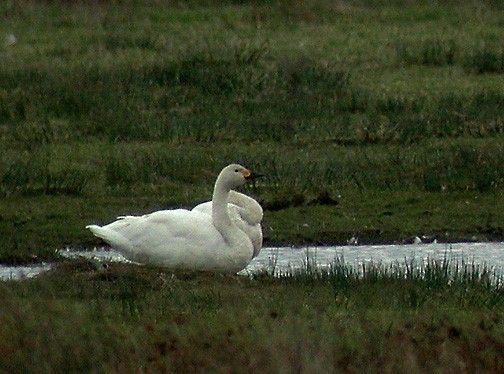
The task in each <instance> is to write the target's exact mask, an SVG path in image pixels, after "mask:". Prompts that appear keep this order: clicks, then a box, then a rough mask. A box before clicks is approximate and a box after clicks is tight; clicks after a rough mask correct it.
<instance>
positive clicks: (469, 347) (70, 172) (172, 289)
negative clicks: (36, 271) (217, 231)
mask: <svg viewBox="0 0 504 374" xmlns="http://www.w3.org/2000/svg"><path fill="white" fill-rule="evenodd" d="M503 5H504V4H503V3H502V2H501V1H497V0H487V1H479V2H471V3H464V4H460V2H451V1H450V2H442V4H441V3H440V2H437V1H436V2H434V1H429V0H416V1H413V0H405V1H393V2H390V1H387V2H385V1H382V0H373V1H360V0H347V1H343V0H342V1H328V0H317V1H311V2H308V1H290V0H281V1H276V2H272V1H241V2H236V1H218V0H215V1H204V2H203V1H198V0H195V1H190V2H177V3H176V4H173V5H172V4H171V2H161V1H157V0H152V1H150V0H142V1H137V0H135V1H133V0H131V1H129V0H125V1H120V2H102V1H94V2H82V1H71V0H69V1H63V0H61V1H37V0H23V1H15V2H13V1H8V2H1V3H0V16H1V18H2V22H1V23H0V150H1V151H0V262H2V263H13V264H17V263H24V262H33V261H56V265H55V268H54V270H52V271H51V272H49V273H48V274H46V275H44V276H41V277H39V278H37V279H30V280H23V281H20V282H2V283H1V284H0V299H1V300H2V302H1V303H0V352H1V353H2V355H0V372H9V373H10V372H37V373H45V372H47V373H54V372H200V371H205V372H242V371H243V372H244V371H247V372H250V371H257V372H259V371H260V372H271V373H283V372H308V373H311V372H342V371H343V372H361V371H370V372H376V371H380V372H390V373H392V372H394V373H395V372H432V371H436V372H453V371H456V372H464V371H468V372H502V371H503V370H504V362H503V360H502V351H503V345H504V341H503V336H504V331H503V328H502V326H504V324H503V323H502V318H503V297H502V296H503V292H502V291H503V289H502V274H501V273H498V272H497V273H496V274H494V273H493V272H492V269H489V268H485V267H482V266H476V265H478V264H471V263H465V264H461V263H455V262H453V261H451V260H449V259H444V260H442V261H437V262H436V261H429V262H426V263H423V264H420V267H415V266H413V265H414V264H413V263H412V262H409V261H405V262H404V263H396V264H392V265H390V266H385V265H383V264H366V265H365V266H363V267H361V268H359V269H354V268H350V267H348V266H345V265H343V264H342V263H341V261H340V262H338V261H337V259H336V260H335V263H334V264H333V266H332V267H331V268H330V270H329V272H321V271H319V270H317V269H315V268H313V267H311V265H310V262H309V261H308V262H307V268H306V269H304V270H303V271H300V272H292V273H288V274H284V276H282V277H280V278H275V277H272V276H271V275H270V274H268V273H267V272H265V273H262V274H259V275H257V276H255V277H251V278H248V277H239V276H225V275H216V274H192V273H175V274H172V273H170V272H167V271H165V270H163V269H156V268H148V267H138V266H132V265H122V264H109V265H108V267H106V268H100V267H97V266H96V264H94V263H91V262H87V261H84V260H82V261H75V260H73V261H66V260H61V259H60V258H59V257H58V256H57V255H56V252H55V251H56V250H57V249H60V248H62V247H65V246H71V247H73V248H79V249H85V248H90V247H92V246H94V245H96V244H97V241H96V240H95V238H94V237H93V236H92V235H90V234H89V233H88V232H87V231H86V230H85V229H84V226H85V225H86V224H89V223H105V222H109V221H111V220H113V219H114V218H115V217H116V216H117V215H123V214H141V213H145V212H148V211H152V210H157V209H163V208H167V207H180V206H183V207H188V206H191V205H194V204H196V203H198V202H201V201H202V200H208V199H209V198H210V196H211V192H212V187H213V183H214V180H215V177H216V175H217V173H218V172H219V170H220V169H221V168H222V167H223V166H224V165H225V164H227V163H230V162H240V163H242V164H244V165H246V166H248V167H250V168H251V169H253V170H255V171H258V172H261V173H263V174H265V177H264V178H262V179H260V180H257V181H256V183H255V184H253V185H250V186H247V187H246V188H245V191H246V192H247V193H249V194H251V195H253V196H255V197H256V198H257V199H258V200H259V201H260V202H261V203H262V204H263V206H264V208H265V217H264V224H263V229H264V234H265V242H266V243H268V244H271V243H288V244H301V243H310V244H313V243H316V244H318V243H346V241H347V240H348V239H349V238H350V237H358V238H359V241H360V242H361V243H363V242H369V243H384V242H387V243H389V242H401V241H403V240H405V239H407V238H410V237H413V236H416V235H423V234H424V235H429V236H434V237H436V238H437V239H438V240H439V241H448V242H449V241H456V240H471V241H472V240H502V239H503V238H504V226H503V222H504V213H503V210H502V209H501V207H502V206H503V205H504V194H503V183H504V172H503V170H504V156H502V155H503V154H504V152H503V146H502V144H503V142H502V141H503V131H504V130H503V129H504V122H503V119H502V110H501V106H502V101H503V99H504V94H503V92H504V76H503V75H502V71H503V63H502V62H503V53H502V48H501V45H502V42H503V40H504V31H503V30H502V16H503V9H504V7H503ZM33 30H36V32H34V31H33ZM11 34H13V35H15V36H16V38H17V41H16V43H14V44H9V43H6V41H7V39H6V38H8V36H9V35H11ZM473 265H474V266H473ZM494 275H497V276H498V277H500V278H499V279H500V283H497V284H496V283H491V282H490V281H489V280H490V279H492V277H493V276H494Z"/></svg>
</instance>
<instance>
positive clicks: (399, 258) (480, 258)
mask: <svg viewBox="0 0 504 374" xmlns="http://www.w3.org/2000/svg"><path fill="white" fill-rule="evenodd" d="M59 254H60V255H61V256H63V257H69V258H76V257H86V258H94V259H97V260H100V261H112V262H129V261H128V260H126V259H125V258H124V257H123V256H122V255H121V254H120V253H118V252H116V251H113V250H108V249H104V248H99V249H94V250H91V251H73V250H71V249H64V250H60V251H59ZM445 257H446V258H448V259H450V260H451V261H464V262H465V263H471V264H475V265H478V266H486V267H488V268H494V269H500V270H502V269H504V243H453V244H438V243H431V244H407V245H356V246H332V247H304V248H295V247H292V248H291V247H279V248H276V247H266V248H263V249H262V250H261V253H260V254H259V256H257V257H256V258H255V259H254V260H253V261H252V262H251V263H250V264H249V265H248V266H247V268H246V269H245V270H243V271H242V272H241V273H242V274H250V273H254V272H258V271H263V270H267V271H271V272H272V271H274V272H275V273H281V272H284V271H290V270H293V269H297V268H303V267H305V266H306V264H307V263H309V264H310V265H316V266H321V267H323V266H327V265H330V264H332V263H334V262H335V260H343V261H344V262H345V263H346V264H348V265H352V266H355V267H359V266H360V265H361V264H362V263H370V262H372V263H374V264H377V263H382V264H385V265H386V264H390V263H393V262H399V263H401V262H402V263H404V262H405V261H408V263H410V262H411V261H412V260H413V261H414V262H415V263H416V264H422V262H423V261H426V260H429V259H430V260H438V259H439V260H442V259H443V258H445ZM49 269H50V265H49V264H46V265H36V266H32V267H30V266H23V267H6V266H0V280H8V279H22V278H32V277H34V276H36V275H38V274H40V273H42V272H45V271H47V270H49Z"/></svg>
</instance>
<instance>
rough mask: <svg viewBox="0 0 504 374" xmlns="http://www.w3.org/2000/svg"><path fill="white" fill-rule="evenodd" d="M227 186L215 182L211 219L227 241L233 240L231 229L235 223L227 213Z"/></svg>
mask: <svg viewBox="0 0 504 374" xmlns="http://www.w3.org/2000/svg"><path fill="white" fill-rule="evenodd" d="M229 191H230V189H229V188H226V187H225V186H223V185H222V184H220V183H219V181H217V182H216V184H215V188H214V193H213V197H212V221H213V224H214V226H215V227H216V228H217V230H219V232H220V233H221V235H222V236H223V237H224V239H225V240H226V241H227V242H231V241H232V240H233V235H232V233H233V229H234V228H235V224H234V223H233V222H232V221H231V218H229V214H228V207H227V201H228V195H229Z"/></svg>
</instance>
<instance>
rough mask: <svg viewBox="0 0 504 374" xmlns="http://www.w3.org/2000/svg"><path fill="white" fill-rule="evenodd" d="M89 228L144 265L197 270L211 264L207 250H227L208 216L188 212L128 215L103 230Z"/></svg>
mask: <svg viewBox="0 0 504 374" xmlns="http://www.w3.org/2000/svg"><path fill="white" fill-rule="evenodd" d="M88 228H89V229H90V230H91V231H92V232H93V234H95V235H96V236H98V237H100V238H102V239H103V240H105V241H106V242H108V243H109V244H110V245H111V246H112V247H113V248H115V249H118V250H121V251H124V252H125V254H126V255H127V257H128V258H130V259H131V260H134V261H138V262H143V263H155V264H163V265H166V266H171V265H177V264H184V263H187V264H188V265H191V266H194V267H196V266H199V265H200V263H202V262H205V261H212V259H211V258H210V259H209V258H208V256H205V255H203V256H202V254H204V253H205V251H206V250H207V249H208V248H212V249H214V250H215V248H217V249H222V248H225V242H224V240H223V238H222V236H221V235H220V233H219V232H218V231H217V229H216V228H215V226H214V225H213V224H212V221H211V218H210V217H209V216H208V215H205V214H202V213H198V212H191V211H188V210H185V209H177V210H164V211H158V212H154V213H151V214H147V215H144V216H126V217H123V218H121V219H119V220H117V221H115V222H112V223H111V224H109V225H106V226H103V227H99V226H89V227H88Z"/></svg>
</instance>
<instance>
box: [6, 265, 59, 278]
mask: <svg viewBox="0 0 504 374" xmlns="http://www.w3.org/2000/svg"><path fill="white" fill-rule="evenodd" d="M50 269H51V265H50V264H36V265H29V266H3V265H0V281H6V280H18V279H28V278H33V277H36V276H37V275H39V274H40V273H45V272H46V271H48V270H50Z"/></svg>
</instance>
